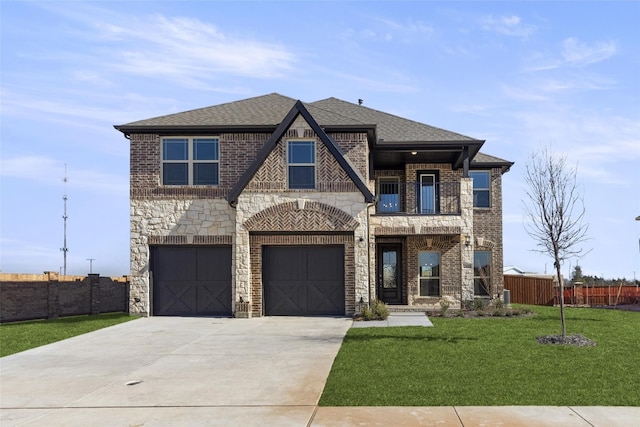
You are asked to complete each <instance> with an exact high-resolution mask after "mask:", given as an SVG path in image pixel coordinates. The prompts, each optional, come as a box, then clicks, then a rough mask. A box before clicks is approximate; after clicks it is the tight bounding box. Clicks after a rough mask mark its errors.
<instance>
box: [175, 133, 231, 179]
mask: <svg viewBox="0 0 640 427" xmlns="http://www.w3.org/2000/svg"><path fill="white" fill-rule="evenodd" d="M219 174H220V140H219V139H218V138H215V137H175V138H174V137H171V138H162V185H218V184H219V182H220V181H219V180H220V177H219Z"/></svg>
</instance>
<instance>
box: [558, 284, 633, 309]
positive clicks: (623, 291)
mask: <svg viewBox="0 0 640 427" xmlns="http://www.w3.org/2000/svg"><path fill="white" fill-rule="evenodd" d="M564 303H565V304H570V305H589V306H598V305H621V304H640V288H639V287H638V286H637V285H624V286H615V285H610V286H588V285H575V286H572V287H570V288H567V289H565V290H564Z"/></svg>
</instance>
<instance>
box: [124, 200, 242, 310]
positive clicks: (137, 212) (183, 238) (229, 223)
mask: <svg viewBox="0 0 640 427" xmlns="http://www.w3.org/2000/svg"><path fill="white" fill-rule="evenodd" d="M235 215H236V213H235V210H234V209H233V208H232V207H230V206H229V204H228V203H227V201H226V200H223V199H213V200H207V199H196V200H136V199H132V200H131V278H130V283H131V291H130V307H129V309H130V312H131V313H140V314H145V315H148V314H150V313H151V301H152V296H151V288H150V282H149V244H189V245H192V244H231V243H232V240H233V234H234V232H235V226H236V225H235ZM234 274H235V273H234V271H233V270H232V281H233V275H234Z"/></svg>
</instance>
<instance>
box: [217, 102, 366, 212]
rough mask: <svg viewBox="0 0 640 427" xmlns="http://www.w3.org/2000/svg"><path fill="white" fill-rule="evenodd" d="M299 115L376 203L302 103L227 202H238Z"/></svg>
mask: <svg viewBox="0 0 640 427" xmlns="http://www.w3.org/2000/svg"><path fill="white" fill-rule="evenodd" d="M298 115H301V116H302V118H303V119H304V120H305V121H306V122H307V123H308V124H309V126H310V127H311V129H312V130H313V131H314V132H315V133H316V135H318V137H319V138H320V141H321V142H322V143H323V144H324V146H325V147H326V148H327V150H328V151H329V152H330V153H331V155H332V156H333V157H334V158H335V159H336V161H337V162H338V164H339V165H340V166H341V167H342V169H343V170H344V171H345V172H346V173H347V175H348V176H349V178H350V179H351V180H352V181H353V182H354V184H355V185H356V187H357V188H358V190H360V192H361V193H362V195H363V196H364V198H365V200H366V201H367V202H373V201H374V195H373V194H372V193H371V191H369V188H368V187H367V186H366V185H365V183H364V180H363V179H362V177H360V175H359V174H358V173H357V172H356V170H355V168H353V167H352V166H351V163H350V162H349V161H348V160H347V159H346V158H345V157H344V155H343V153H342V151H341V150H340V148H338V145H337V144H336V142H335V141H334V140H333V139H332V138H330V137H329V136H328V135H327V134H326V133H325V132H324V130H323V129H322V128H321V127H320V125H319V124H318V122H317V121H316V120H315V119H314V117H313V116H312V115H311V114H310V113H309V111H308V110H307V109H306V108H305V106H304V104H303V103H302V102H301V101H296V102H295V104H294V105H293V107H292V108H291V109H290V110H289V112H288V113H287V115H286V116H285V118H284V119H283V120H282V122H280V124H279V125H278V127H277V128H276V130H275V132H273V134H271V137H270V138H269V140H268V141H267V142H266V144H265V145H264V146H263V147H262V150H261V151H260V152H259V153H258V156H257V157H256V159H255V160H254V161H253V163H252V164H251V166H249V168H248V169H247V170H246V171H245V173H244V174H243V175H242V176H241V177H240V180H239V181H238V183H237V184H236V185H235V186H234V187H233V189H231V192H230V193H229V196H228V197H227V200H228V201H229V203H234V202H236V201H237V200H238V197H239V196H240V194H241V193H242V191H243V190H244V189H245V187H246V186H247V185H248V184H249V181H251V179H252V178H253V177H254V176H255V174H256V173H257V172H258V169H259V168H260V166H261V165H262V164H263V163H264V162H265V160H266V159H267V157H268V156H269V154H270V153H271V152H272V151H273V149H274V148H275V147H276V144H277V143H278V141H280V139H281V138H282V136H283V135H284V134H285V132H286V131H287V130H288V129H289V128H290V127H291V125H292V124H293V123H294V121H295V120H296V118H297V117H298Z"/></svg>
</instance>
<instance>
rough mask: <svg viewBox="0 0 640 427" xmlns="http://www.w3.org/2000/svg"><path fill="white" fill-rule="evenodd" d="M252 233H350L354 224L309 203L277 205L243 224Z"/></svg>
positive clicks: (335, 211)
mask: <svg viewBox="0 0 640 427" xmlns="http://www.w3.org/2000/svg"><path fill="white" fill-rule="evenodd" d="M244 225H245V227H246V228H247V230H249V231H252V232H260V231H263V232H264V231H269V232H278V231H282V232H286V231H327V232H329V231H332V232H336V231H339V232H345V231H354V230H355V229H356V228H357V227H358V221H356V219H355V218H353V217H351V216H350V215H349V214H347V213H346V212H344V211H342V210H340V209H338V208H336V207H333V206H329V205H326V204H324V203H320V202H314V201H309V200H301V201H294V202H288V203H281V204H279V205H276V206H272V207H270V208H267V209H265V210H263V211H261V212H258V213H257V214H255V215H254V216H252V217H251V218H249V219H248V220H247V221H246V222H245V223H244Z"/></svg>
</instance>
